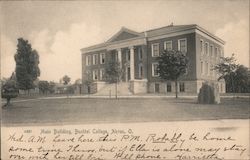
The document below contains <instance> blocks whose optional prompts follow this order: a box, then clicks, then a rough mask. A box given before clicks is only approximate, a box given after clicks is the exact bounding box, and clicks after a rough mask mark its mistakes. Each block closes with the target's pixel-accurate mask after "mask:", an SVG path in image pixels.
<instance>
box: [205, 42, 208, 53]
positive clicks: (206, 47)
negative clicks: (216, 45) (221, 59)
mask: <svg viewBox="0 0 250 160" xmlns="http://www.w3.org/2000/svg"><path fill="white" fill-rule="evenodd" d="M205 54H206V55H207V54H208V42H206V43H205Z"/></svg>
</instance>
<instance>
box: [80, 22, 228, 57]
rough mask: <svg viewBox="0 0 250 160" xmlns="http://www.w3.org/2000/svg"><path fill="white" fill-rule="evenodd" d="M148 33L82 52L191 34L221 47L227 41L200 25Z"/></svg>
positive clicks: (96, 46)
mask: <svg viewBox="0 0 250 160" xmlns="http://www.w3.org/2000/svg"><path fill="white" fill-rule="evenodd" d="M122 30H124V29H122ZM155 30H157V29H155ZM150 31H152V30H150ZM147 33H149V31H145V32H144V35H140V36H138V37H134V38H129V39H125V40H120V41H114V42H111V41H107V42H104V43H101V44H97V45H94V46H90V47H86V48H82V49H81V52H82V53H83V54H84V53H88V52H95V51H100V50H112V49H119V48H125V47H130V46H136V45H144V44H146V43H147V40H148V41H152V40H158V39H162V38H168V37H174V36H179V35H183V34H189V33H197V34H200V35H202V36H204V37H205V38H207V39H210V40H212V41H216V42H217V43H220V44H221V45H224V44H225V41H223V40H222V39H220V38H219V37H217V36H215V35H213V34H212V33H210V32H208V31H206V30H205V29H203V28H202V27H200V26H198V25H191V26H190V27H185V28H179V29H176V30H172V31H169V32H166V33H164V34H161V33H158V35H148V34H147Z"/></svg>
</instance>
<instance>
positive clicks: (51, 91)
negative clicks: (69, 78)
mask: <svg viewBox="0 0 250 160" xmlns="http://www.w3.org/2000/svg"><path fill="white" fill-rule="evenodd" d="M55 86H56V83H55V82H49V93H55Z"/></svg>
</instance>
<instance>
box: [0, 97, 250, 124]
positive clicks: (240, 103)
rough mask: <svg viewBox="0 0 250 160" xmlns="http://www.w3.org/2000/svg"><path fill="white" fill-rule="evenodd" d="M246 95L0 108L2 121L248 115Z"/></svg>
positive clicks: (70, 121)
mask: <svg viewBox="0 0 250 160" xmlns="http://www.w3.org/2000/svg"><path fill="white" fill-rule="evenodd" d="M249 114H250V112H249V99H246V98H245V99H239V98H238V99H235V100H233V99H222V103H221V104H219V105H201V104H197V103H196V100H195V99H178V100H176V99H174V98H152V99H139V98H137V99H132V98H131V99H118V100H116V99H80V98H79V99H76V98H75V99H70V98H68V99H47V100H33V101H24V102H16V103H12V105H11V106H9V107H8V108H4V109H2V124H3V125H7V126H9V125H48V124H59V125H60V124H89V123H120V122H121V123H126V122H159V121H180V120H212V119H248V118H249Z"/></svg>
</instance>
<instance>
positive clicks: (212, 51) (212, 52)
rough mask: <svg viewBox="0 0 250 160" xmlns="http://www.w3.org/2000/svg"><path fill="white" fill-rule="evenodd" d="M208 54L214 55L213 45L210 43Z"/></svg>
mask: <svg viewBox="0 0 250 160" xmlns="http://www.w3.org/2000/svg"><path fill="white" fill-rule="evenodd" d="M209 51H210V56H211V57H212V56H213V55H214V46H213V45H210V49H209Z"/></svg>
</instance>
